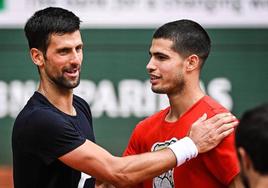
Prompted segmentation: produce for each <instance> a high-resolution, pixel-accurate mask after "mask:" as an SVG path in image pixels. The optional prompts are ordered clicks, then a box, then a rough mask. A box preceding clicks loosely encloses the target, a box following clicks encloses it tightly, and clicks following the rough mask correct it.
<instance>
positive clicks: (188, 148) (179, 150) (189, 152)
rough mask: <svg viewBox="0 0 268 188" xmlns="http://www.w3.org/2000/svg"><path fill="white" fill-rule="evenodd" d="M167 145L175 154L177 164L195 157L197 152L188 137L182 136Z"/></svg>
mask: <svg viewBox="0 0 268 188" xmlns="http://www.w3.org/2000/svg"><path fill="white" fill-rule="evenodd" d="M168 147H169V148H170V149H171V150H172V152H173V153H174V154H175V156H176V159H177V166H180V165H181V164H183V163H184V162H186V161H188V160H190V159H192V158H194V157H196V156H197V154H198V150H197V147H196V145H195V144H194V142H193V141H192V139H190V138H189V137H184V138H182V139H180V140H178V141H177V142H175V143H174V144H171V145H169V146H168Z"/></svg>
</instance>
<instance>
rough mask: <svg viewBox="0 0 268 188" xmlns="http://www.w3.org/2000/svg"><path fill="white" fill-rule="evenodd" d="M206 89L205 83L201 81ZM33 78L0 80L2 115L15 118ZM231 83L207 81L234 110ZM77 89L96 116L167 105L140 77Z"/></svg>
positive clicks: (136, 114)
mask: <svg viewBox="0 0 268 188" xmlns="http://www.w3.org/2000/svg"><path fill="white" fill-rule="evenodd" d="M200 85H201V88H202V89H203V90H204V91H205V87H204V83H203V82H200ZM36 86H37V83H36V82H35V81H33V80H28V81H25V82H23V81H20V80H13V81H11V82H10V83H6V82H4V81H0V119H1V118H5V117H7V116H10V117H13V118H15V117H16V116H17V114H18V113H19V111H20V110H21V109H22V108H23V106H24V105H25V104H26V102H27V100H28V99H29V98H30V97H31V95H32V94H33V92H34V91H35V90H36V88H37V87H36ZM231 89H232V84H231V82H230V80H228V79H227V78H214V79H212V80H210V81H209V82H208V83H207V93H208V95H210V96H211V97H212V98H214V99H216V100H217V101H219V102H220V103H221V104H222V105H223V106H225V107H226V108H228V109H229V110H232V107H233V100H232V96H231V94H230V92H231ZM74 93H75V94H77V95H79V96H80V97H82V98H83V99H84V100H85V101H86V102H87V103H88V104H89V105H90V106H91V110H92V115H93V117H94V118H101V117H102V116H103V115H107V116H108V117H110V118H127V117H131V116H134V117H139V118H140V117H146V116H149V115H151V114H153V113H154V112H156V111H159V110H160V109H163V108H165V107H167V106H168V104H169V103H168V99H167V97H166V95H159V94H154V93H153V92H152V91H151V84H150V82H149V81H148V80H147V81H141V80H137V79H123V80H121V81H120V82H119V83H118V88H116V86H115V84H114V83H113V82H112V81H111V80H101V81H100V82H99V83H98V84H97V83H94V82H93V81H91V80H81V82H80V85H79V86H78V87H77V88H75V90H74Z"/></svg>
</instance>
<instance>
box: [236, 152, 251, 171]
mask: <svg viewBox="0 0 268 188" xmlns="http://www.w3.org/2000/svg"><path fill="white" fill-rule="evenodd" d="M238 155H239V156H240V163H241V165H242V168H243V169H245V170H249V169H250V168H253V164H252V162H251V160H250V157H249V155H248V154H247V152H246V151H245V150H244V148H242V147H239V148H238Z"/></svg>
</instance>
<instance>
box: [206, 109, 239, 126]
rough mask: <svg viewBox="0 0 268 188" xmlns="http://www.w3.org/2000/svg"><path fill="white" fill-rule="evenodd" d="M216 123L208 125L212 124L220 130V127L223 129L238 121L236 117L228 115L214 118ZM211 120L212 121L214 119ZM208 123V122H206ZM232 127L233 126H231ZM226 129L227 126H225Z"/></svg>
mask: <svg viewBox="0 0 268 188" xmlns="http://www.w3.org/2000/svg"><path fill="white" fill-rule="evenodd" d="M212 118H213V120H212V121H214V122H209V123H208V124H210V123H211V124H212V125H213V126H214V127H215V128H217V129H219V128H220V127H222V126H223V125H226V124H230V123H232V122H235V121H237V119H236V117H235V116H233V115H232V114H230V113H228V114H221V115H219V116H217V117H215V118H214V117H212ZM212 118H211V119H212ZM204 123H206V121H205V122H204ZM230 125H231V124H230ZM225 127H226V126H225Z"/></svg>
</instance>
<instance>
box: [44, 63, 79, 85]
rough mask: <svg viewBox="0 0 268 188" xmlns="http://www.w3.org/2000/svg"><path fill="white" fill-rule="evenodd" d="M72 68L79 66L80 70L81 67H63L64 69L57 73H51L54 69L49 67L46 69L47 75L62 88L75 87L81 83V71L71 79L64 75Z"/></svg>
mask: <svg viewBox="0 0 268 188" xmlns="http://www.w3.org/2000/svg"><path fill="white" fill-rule="evenodd" d="M72 68H79V70H80V67H76V66H74V67H65V68H63V70H62V71H61V72H60V73H58V74H57V75H53V74H51V72H52V71H51V70H49V69H45V72H46V75H47V77H48V78H49V79H50V80H51V81H52V82H53V83H54V84H55V85H57V86H58V87H60V88H62V89H73V88H75V87H77V86H78V85H79V83H80V72H79V74H78V76H77V77H76V78H74V79H70V78H68V77H65V76H64V72H66V71H68V70H70V69H72Z"/></svg>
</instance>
